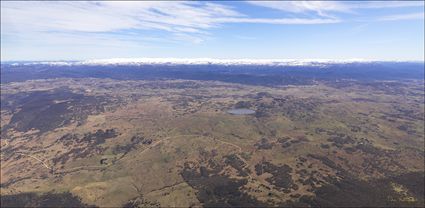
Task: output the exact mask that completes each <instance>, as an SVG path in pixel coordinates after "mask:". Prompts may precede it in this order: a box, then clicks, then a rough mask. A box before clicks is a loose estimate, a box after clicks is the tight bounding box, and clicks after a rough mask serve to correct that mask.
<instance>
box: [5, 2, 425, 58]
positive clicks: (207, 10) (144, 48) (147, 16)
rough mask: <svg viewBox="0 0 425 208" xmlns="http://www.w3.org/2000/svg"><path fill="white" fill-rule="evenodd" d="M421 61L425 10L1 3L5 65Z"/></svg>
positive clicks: (343, 5)
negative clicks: (122, 61) (211, 60)
mask: <svg viewBox="0 0 425 208" xmlns="http://www.w3.org/2000/svg"><path fill="white" fill-rule="evenodd" d="M143 57H148V58H169V57H173V58H216V59H238V58H247V59H339V60H341V59H366V60H416V61H418V60H419V61H423V60H424V2H423V1H398V2H397V1H395V2H387V1H385V2H384V1H369V2H355V1H341V2H340V1H308V2H304V1H270V2H268V1H202V2H194V1H191V2H185V1H165V2H161V1H152V2H150V1H128V2H124V1H120V2H114V1H100V2H94V1H91V2H86V1H75V2H73V1H62V2H61V1H44V2H37V1H29V2H24V1H1V61H16V60H34V61H37V60H88V59H108V58H143Z"/></svg>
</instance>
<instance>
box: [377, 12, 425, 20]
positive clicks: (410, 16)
mask: <svg viewBox="0 0 425 208" xmlns="http://www.w3.org/2000/svg"><path fill="white" fill-rule="evenodd" d="M424 16H425V13H423V12H418V13H409V14H395V15H389V16H383V17H381V18H379V20H380V21H398V20H415V19H424Z"/></svg>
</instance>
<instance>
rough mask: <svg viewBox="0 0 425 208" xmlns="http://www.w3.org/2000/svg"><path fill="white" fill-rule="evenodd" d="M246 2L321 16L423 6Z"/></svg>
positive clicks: (415, 3)
mask: <svg viewBox="0 0 425 208" xmlns="http://www.w3.org/2000/svg"><path fill="white" fill-rule="evenodd" d="M248 3H250V4H253V5H256V6H262V7H267V8H271V9H275V10H280V11H284V12H289V13H309V12H313V13H315V14H316V15H319V16H322V17H335V16H334V13H357V10H361V9H383V8H401V7H422V8H423V7H424V2H423V1H345V2H344V1H248Z"/></svg>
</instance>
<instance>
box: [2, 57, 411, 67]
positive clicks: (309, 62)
mask: <svg viewBox="0 0 425 208" xmlns="http://www.w3.org/2000/svg"><path fill="white" fill-rule="evenodd" d="M373 62H387V61H381V60H365V59H344V60H332V59H212V58H192V59H189V58H112V59H94V60H85V61H35V62H8V63H9V64H11V65H57V66H72V65H100V66H103V65H136V66H137V65H209V64H212V65H268V66H325V65H328V64H351V63H373ZM391 62H411V61H398V60H397V61H391ZM414 62H416V61H414Z"/></svg>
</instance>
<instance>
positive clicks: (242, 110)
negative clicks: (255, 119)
mask: <svg viewBox="0 0 425 208" xmlns="http://www.w3.org/2000/svg"><path fill="white" fill-rule="evenodd" d="M227 113H230V114H232V115H248V114H254V113H255V111H254V110H251V109H248V108H236V109H230V110H228V111H227Z"/></svg>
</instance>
